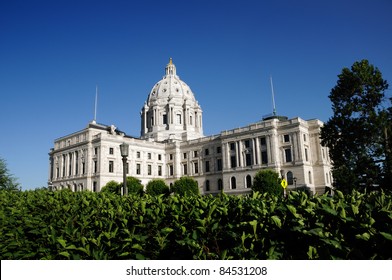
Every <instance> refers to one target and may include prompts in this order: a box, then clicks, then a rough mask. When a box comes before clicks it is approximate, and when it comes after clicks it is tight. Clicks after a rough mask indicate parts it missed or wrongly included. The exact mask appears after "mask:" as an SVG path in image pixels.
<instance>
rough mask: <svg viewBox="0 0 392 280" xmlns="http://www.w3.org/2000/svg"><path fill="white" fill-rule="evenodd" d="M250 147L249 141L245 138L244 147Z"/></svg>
mask: <svg viewBox="0 0 392 280" xmlns="http://www.w3.org/2000/svg"><path fill="white" fill-rule="evenodd" d="M249 147H250V141H249V140H245V148H249Z"/></svg>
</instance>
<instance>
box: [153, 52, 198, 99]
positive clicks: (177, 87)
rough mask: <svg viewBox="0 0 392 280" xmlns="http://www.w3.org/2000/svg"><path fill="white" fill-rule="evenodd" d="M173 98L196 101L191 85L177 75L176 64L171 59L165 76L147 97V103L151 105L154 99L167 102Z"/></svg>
mask: <svg viewBox="0 0 392 280" xmlns="http://www.w3.org/2000/svg"><path fill="white" fill-rule="evenodd" d="M172 98H178V99H182V100H189V101H194V102H195V101H196V100H195V96H194V95H193V92H192V90H191V89H190V87H189V86H188V85H187V84H186V83H185V82H184V81H182V80H181V79H180V77H178V76H177V74H176V66H175V65H174V64H173V62H172V59H170V61H169V63H168V64H167V66H166V68H165V76H163V78H162V80H160V81H159V82H157V83H156V84H155V85H154V87H153V88H152V89H151V92H150V94H149V95H148V98H147V105H149V106H150V104H151V103H153V102H154V101H157V102H158V103H165V102H167V101H168V100H170V99H172Z"/></svg>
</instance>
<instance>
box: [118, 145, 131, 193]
mask: <svg viewBox="0 0 392 280" xmlns="http://www.w3.org/2000/svg"><path fill="white" fill-rule="evenodd" d="M120 152H121V156H122V162H123V187H122V194H123V195H127V194H128V188H127V157H128V154H129V145H128V144H126V143H122V144H121V145H120Z"/></svg>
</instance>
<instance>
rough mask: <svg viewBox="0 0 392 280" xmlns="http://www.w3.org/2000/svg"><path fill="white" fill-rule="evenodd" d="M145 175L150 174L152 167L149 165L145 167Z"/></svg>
mask: <svg viewBox="0 0 392 280" xmlns="http://www.w3.org/2000/svg"><path fill="white" fill-rule="evenodd" d="M147 174H148V175H151V174H152V166H151V164H149V165H147Z"/></svg>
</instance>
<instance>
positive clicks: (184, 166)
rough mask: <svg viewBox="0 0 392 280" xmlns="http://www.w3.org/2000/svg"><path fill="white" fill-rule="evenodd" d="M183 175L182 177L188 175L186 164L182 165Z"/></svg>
mask: <svg viewBox="0 0 392 280" xmlns="http://www.w3.org/2000/svg"><path fill="white" fill-rule="evenodd" d="M183 173H184V175H187V174H188V164H186V163H185V164H184V165H183Z"/></svg>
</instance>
